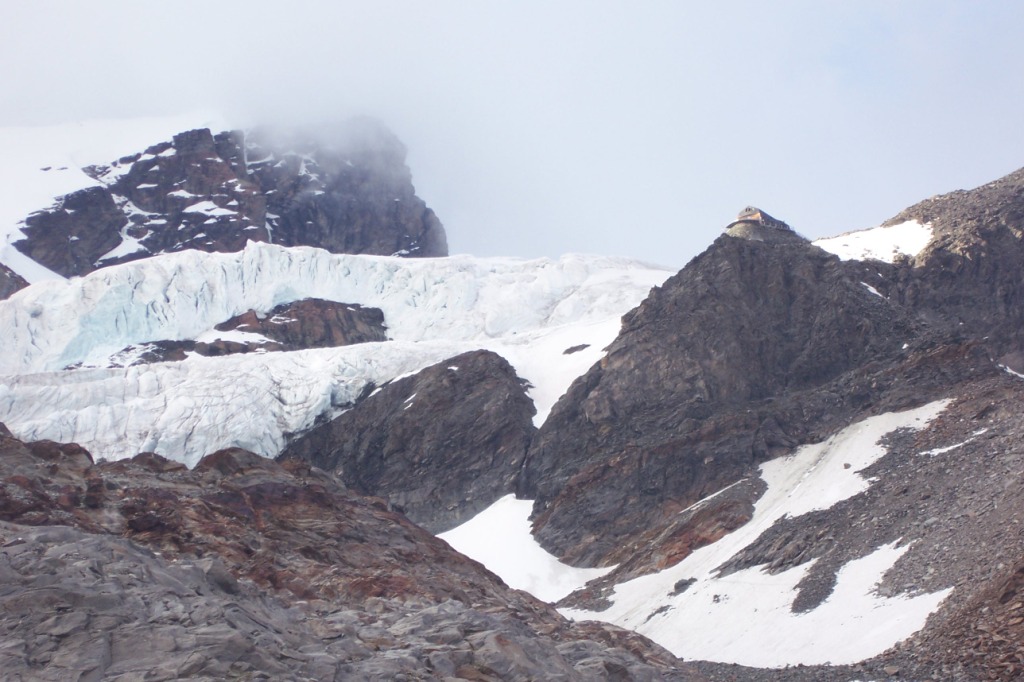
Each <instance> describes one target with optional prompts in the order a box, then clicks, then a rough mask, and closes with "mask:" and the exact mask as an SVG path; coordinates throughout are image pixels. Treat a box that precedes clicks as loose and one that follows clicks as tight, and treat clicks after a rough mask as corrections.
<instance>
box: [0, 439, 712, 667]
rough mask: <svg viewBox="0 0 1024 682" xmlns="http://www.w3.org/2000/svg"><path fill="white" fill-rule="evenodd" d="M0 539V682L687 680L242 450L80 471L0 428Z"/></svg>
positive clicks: (340, 491) (441, 547) (426, 537)
mask: <svg viewBox="0 0 1024 682" xmlns="http://www.w3.org/2000/svg"><path fill="white" fill-rule="evenodd" d="M0 546H2V547H3V551H2V552H0V578H2V583H3V589H2V590H0V628H2V629H3V632H4V633H5V637H4V641H3V647H0V664H2V665H3V670H4V677H5V679H26V680H28V679H32V680H67V679H78V680H84V679H95V680H98V679H141V678H144V677H145V678H153V679H168V680H169V679H209V680H214V679H217V680H222V679H282V680H285V679H287V680H298V679H316V680H394V679H436V678H438V677H440V676H444V677H447V678H449V679H468V680H474V679H475V680H488V679H522V680H527V679H536V680H542V679H543V680H549V679H562V680H637V681H638V682H639V681H648V680H655V679H669V680H683V679H701V678H700V677H695V676H694V675H692V674H690V672H691V666H688V665H686V664H683V663H681V662H680V661H678V660H677V659H675V658H674V657H673V656H671V655H670V654H668V653H667V652H666V651H665V650H664V649H661V648H660V647H658V646H657V645H654V644H652V643H651V642H650V641H648V640H646V639H645V638H643V637H641V636H639V635H635V634H633V633H629V632H626V631H623V630H621V629H619V628H616V627H614V626H610V625H599V624H594V623H591V624H582V625H581V624H574V623H571V622H569V621H567V620H565V619H564V618H562V617H561V616H560V615H559V614H558V613H557V612H556V611H555V610H554V609H553V608H551V607H550V606H548V605H546V604H543V603H541V602H539V601H537V600H536V599H534V598H533V597H531V596H529V595H528V594H526V593H525V592H521V591H516V590H512V589H509V588H508V587H506V586H505V585H504V584H502V583H501V581H500V580H498V579H497V578H496V577H495V576H494V575H492V574H490V573H489V572H487V571H486V570H484V569H483V567H482V566H480V564H478V563H476V562H475V561H471V560H469V559H467V558H465V557H464V556H462V555H460V554H458V553H457V552H455V551H454V550H452V549H451V548H450V547H449V546H448V545H447V544H446V543H444V542H443V541H441V540H438V539H436V538H434V537H433V536H431V535H430V534H429V533H427V532H425V531H424V530H423V529H421V528H419V527H417V526H415V525H413V524H411V523H410V522H409V521H408V520H407V519H405V518H404V517H403V516H401V515H400V514H397V513H395V512H392V511H389V510H387V509H386V508H385V506H384V505H383V504H381V502H380V500H377V499H372V498H366V497H363V496H360V495H357V494H355V493H353V492H352V491H350V490H346V489H344V487H343V486H342V485H340V483H339V482H338V481H337V479H336V478H334V477H333V476H330V475H328V474H326V473H324V472H322V471H317V470H315V469H310V468H309V467H308V466H305V465H303V464H302V463H299V462H291V463H289V464H287V465H281V464H277V463H275V462H273V461H271V460H268V459H265V458H263V457H259V456H257V455H255V454H253V453H251V452H246V451H244V450H240V449H230V450H223V451H220V452H216V453H213V454H211V455H209V456H207V457H205V458H204V459H203V460H202V461H201V462H200V463H199V464H198V465H197V466H196V467H195V469H193V470H188V469H186V468H185V467H184V466H183V465H181V464H178V463H176V462H171V461H169V460H166V459H164V458H162V457H160V456H158V455H154V454H152V453H149V454H142V455H139V456H137V457H135V458H133V459H132V460H130V461H124V462H115V463H98V464H94V463H93V461H92V458H91V457H90V455H89V453H88V452H86V451H85V450H83V449H82V448H80V447H78V446H75V445H68V444H58V443H53V442H40V443H23V442H21V441H18V440H16V439H14V438H11V437H10V434H9V433H7V432H6V431H5V430H4V429H3V427H0Z"/></svg>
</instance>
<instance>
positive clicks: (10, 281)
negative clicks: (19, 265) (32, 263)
mask: <svg viewBox="0 0 1024 682" xmlns="http://www.w3.org/2000/svg"><path fill="white" fill-rule="evenodd" d="M27 286H28V282H26V281H25V278H23V277H22V276H21V275H19V274H18V273H16V272H15V271H14V270H11V269H10V268H9V267H7V266H6V265H4V264H3V263H0V301H2V300H4V299H5V298H10V296H11V294H13V293H14V292H15V291H21V290H22V289H24V288H25V287H27Z"/></svg>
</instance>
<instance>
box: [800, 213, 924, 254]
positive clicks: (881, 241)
mask: <svg viewBox="0 0 1024 682" xmlns="http://www.w3.org/2000/svg"><path fill="white" fill-rule="evenodd" d="M931 238H932V224H931V223H925V224H922V223H920V222H918V221H916V220H908V221H907V222H905V223H900V224H899V225H890V226H888V227H874V228H871V229H868V230H861V231H859V232H848V233H846V234H841V235H839V236H838V237H829V238H826V239H818V240H816V241H815V242H814V245H815V246H818V247H820V248H822V249H824V250H825V251H828V252H829V253H833V254H835V255H837V256H839V258H841V259H842V260H880V261H885V262H886V263H892V262H893V261H894V260H895V259H896V256H898V255H901V254H902V255H906V256H911V257H913V256H916V255H917V254H919V253H921V251H922V250H924V247H925V246H927V244H928V242H929V241H931Z"/></svg>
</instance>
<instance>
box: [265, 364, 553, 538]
mask: <svg viewBox="0 0 1024 682" xmlns="http://www.w3.org/2000/svg"><path fill="white" fill-rule="evenodd" d="M535 412H536V409H535V408H534V406H533V403H532V401H531V400H530V399H529V398H528V397H527V396H526V391H525V388H524V386H523V381H522V380H521V379H520V378H519V377H517V376H516V373H515V370H514V369H513V368H512V366H511V365H509V364H508V362H507V361H506V360H505V359H504V358H502V357H501V356H499V355H497V354H495V353H493V352H490V351H473V352H470V353H464V354H462V355H458V356H456V357H453V358H451V359H449V360H446V361H445V362H442V363H440V364H436V365H433V366H431V367H427V368H426V369H424V370H422V371H420V372H417V373H416V374H415V375H414V376H412V377H405V378H403V379H399V380H397V381H395V382H393V383H391V384H388V385H386V386H383V387H382V388H380V389H378V390H376V391H374V392H373V393H372V394H370V395H369V396H368V397H367V398H366V399H364V400H361V401H359V402H358V403H357V404H356V405H354V406H353V407H352V409H350V410H347V411H346V412H344V413H343V414H342V415H341V416H339V417H337V418H336V419H334V420H332V421H331V422H329V423H327V424H323V425H321V426H318V427H316V428H314V429H312V430H311V431H309V432H308V433H305V434H303V435H302V436H301V437H299V438H298V439H296V440H294V441H292V442H291V443H290V444H289V445H288V447H287V448H285V450H284V452H283V453H281V455H280V457H279V459H285V460H287V459H304V460H308V461H309V462H312V463H313V464H314V465H316V466H318V467H320V468H322V469H326V470H327V471H333V472H335V473H336V475H337V476H338V478H340V479H341V480H342V481H344V482H345V484H346V485H348V486H349V487H351V488H353V489H355V490H358V491H360V492H362V493H364V494H369V495H377V496H380V497H384V498H386V499H388V501H389V502H390V503H391V504H393V505H394V506H395V507H397V508H398V509H399V510H401V511H402V512H403V513H405V514H406V515H407V516H408V517H409V518H410V519H411V520H413V521H414V522H416V523H418V524H420V525H421V526H423V527H424V528H426V529H427V530H429V531H431V532H435V533H437V532H441V531H444V530H448V529H449V528H452V527H453V526H456V525H458V524H459V523H461V522H463V521H465V520H466V519H468V518H469V517H471V516H473V515H474V514H476V513H477V512H479V511H481V510H483V509H484V508H486V507H487V506H488V505H490V504H491V503H492V502H494V501H495V500H496V499H498V498H499V497H501V496H502V495H504V494H505V493H507V492H510V491H511V490H512V487H513V482H514V480H515V477H516V474H517V473H518V472H519V468H520V466H521V465H522V461H523V457H524V456H525V455H526V448H527V447H528V446H529V444H530V439H531V438H532V437H533V434H534V432H535V431H536V429H535V427H534V426H533V422H532V418H533V415H534V413H535Z"/></svg>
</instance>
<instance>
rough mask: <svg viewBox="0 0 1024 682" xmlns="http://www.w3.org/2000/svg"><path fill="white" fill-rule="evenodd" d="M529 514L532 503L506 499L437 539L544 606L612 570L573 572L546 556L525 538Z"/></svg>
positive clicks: (528, 524) (528, 536)
mask: <svg viewBox="0 0 1024 682" xmlns="http://www.w3.org/2000/svg"><path fill="white" fill-rule="evenodd" d="M532 509H533V502H532V501H530V500H517V499H516V497H515V495H506V496H504V497H502V498H501V499H499V500H498V501H497V502H495V503H494V504H492V505H491V506H490V507H488V508H487V509H485V510H483V511H482V512H480V513H479V514H477V515H476V516H474V517H473V518H472V519H470V520H469V521H466V522H465V523H463V524H462V525H461V526H459V527H457V528H453V529H452V530H450V531H447V532H445V533H441V534H440V535H438V537H439V538H441V539H442V540H444V541H445V542H447V543H448V544H449V545H451V546H452V547H453V548H454V549H455V550H456V551H458V552H462V553H463V554H465V555H466V556H468V557H472V558H473V559H475V560H477V561H479V562H480V563H482V564H483V565H484V566H486V567H487V568H489V569H490V570H491V571H493V572H494V573H497V574H498V576H499V577H500V578H501V579H502V580H504V581H505V583H506V584H508V586H509V587H511V588H514V589H517V590H526V591H527V592H529V593H530V594H532V595H533V596H535V597H537V598H538V599H540V600H542V601H546V602H556V601H558V600H559V599H561V598H562V597H564V596H566V595H568V594H570V593H571V592H573V591H574V590H577V589H579V588H580V587H583V586H584V585H585V584H587V582H589V581H591V580H594V579H595V578H600V577H601V576H603V575H606V574H607V573H609V572H611V571H612V570H614V568H615V567H614V566H612V567H608V568H574V567H572V566H569V565H567V564H563V563H562V562H561V561H559V560H558V559H557V558H556V557H554V556H552V555H551V554H548V552H547V551H546V550H545V549H544V548H543V547H541V546H540V543H538V542H537V541H536V540H534V539H533V535H531V534H530V512H531V510H532Z"/></svg>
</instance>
